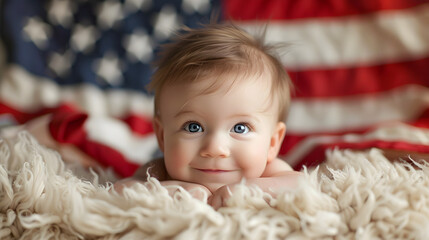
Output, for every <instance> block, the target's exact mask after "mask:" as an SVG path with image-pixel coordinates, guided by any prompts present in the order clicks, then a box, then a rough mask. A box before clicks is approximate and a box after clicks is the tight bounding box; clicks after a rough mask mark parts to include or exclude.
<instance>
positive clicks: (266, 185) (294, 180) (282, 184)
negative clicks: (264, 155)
mask: <svg viewBox="0 0 429 240" xmlns="http://www.w3.org/2000/svg"><path fill="white" fill-rule="evenodd" d="M301 176H302V173H301V172H296V171H288V172H285V173H282V174H281V175H277V176H271V177H261V178H253V179H247V180H246V184H247V185H249V186H251V185H256V186H258V187H260V188H261V189H262V190H263V191H265V192H268V193H273V192H278V191H282V190H289V189H294V188H296V187H297V185H298V179H299V178H300V177H301Z"/></svg>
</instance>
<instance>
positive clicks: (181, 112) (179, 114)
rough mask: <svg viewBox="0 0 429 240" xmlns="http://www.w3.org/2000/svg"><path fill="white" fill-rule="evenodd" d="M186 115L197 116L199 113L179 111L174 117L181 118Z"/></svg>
mask: <svg viewBox="0 0 429 240" xmlns="http://www.w3.org/2000/svg"><path fill="white" fill-rule="evenodd" d="M185 114H197V113H195V112H194V111H189V110H182V111H179V112H178V113H176V114H175V115H174V117H175V118H177V117H180V116H181V115H185ZM197 115H198V114H197Z"/></svg>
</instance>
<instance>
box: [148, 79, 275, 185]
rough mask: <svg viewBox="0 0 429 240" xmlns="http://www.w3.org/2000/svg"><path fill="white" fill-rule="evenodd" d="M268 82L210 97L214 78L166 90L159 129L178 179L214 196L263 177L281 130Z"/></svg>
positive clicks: (259, 81) (256, 81)
mask: <svg viewBox="0 0 429 240" xmlns="http://www.w3.org/2000/svg"><path fill="white" fill-rule="evenodd" d="M269 77H270V76H269V75H268V76H267V75H260V76H258V77H253V79H251V80H245V81H243V80H238V82H236V83H235V84H234V85H233V87H232V88H231V87H230V86H229V84H224V85H223V86H221V87H220V89H217V90H216V91H214V92H213V93H209V94H205V95H201V93H202V92H203V90H204V89H206V87H208V86H209V85H210V84H211V83H212V81H214V79H215V78H208V79H205V81H201V82H200V83H193V84H182V85H175V86H165V87H164V88H163V90H162V93H161V96H160V101H159V114H160V115H159V116H160V118H159V119H158V120H157V121H156V124H155V125H156V126H155V129H156V132H157V137H158V140H159V143H160V147H161V149H162V151H163V152H164V158H165V165H166V168H167V171H168V173H169V175H170V176H171V177H172V178H173V179H176V180H181V181H186V182H193V183H199V184H202V185H204V186H206V187H207V188H209V189H210V190H211V191H214V190H216V189H217V188H219V187H221V186H223V185H226V184H230V183H237V182H239V181H240V180H241V179H242V178H243V177H246V178H256V177H260V176H261V175H262V173H263V172H264V169H265V166H266V164H267V162H268V161H270V160H272V159H273V156H274V157H275V154H276V153H275V154H270V149H272V141H271V139H272V137H273V135H274V134H275V133H276V131H277V130H276V129H277V125H278V124H279V123H278V122H277V114H278V113H277V106H276V104H274V102H275V101H270V99H271V96H270V88H271V86H270V84H271V83H270V81H271V80H270V79H269ZM225 85H226V86H225Z"/></svg>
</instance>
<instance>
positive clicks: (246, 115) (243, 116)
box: [230, 113, 261, 122]
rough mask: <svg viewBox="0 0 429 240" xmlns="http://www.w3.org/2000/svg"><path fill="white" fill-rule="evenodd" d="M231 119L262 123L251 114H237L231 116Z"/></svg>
mask: <svg viewBox="0 0 429 240" xmlns="http://www.w3.org/2000/svg"><path fill="white" fill-rule="evenodd" d="M230 118H250V119H252V120H254V121H256V122H261V120H260V119H259V118H257V117H255V116H253V115H251V114H246V113H237V114H233V115H231V116H230Z"/></svg>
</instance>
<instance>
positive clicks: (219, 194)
mask: <svg viewBox="0 0 429 240" xmlns="http://www.w3.org/2000/svg"><path fill="white" fill-rule="evenodd" d="M234 185H235V184H231V185H225V186H222V187H220V188H218V189H217V190H216V191H215V192H214V193H213V194H212V196H211V197H210V198H209V200H208V201H207V202H208V204H210V205H211V206H212V207H213V208H214V209H216V210H217V209H219V208H220V207H224V206H225V204H226V200H227V199H228V198H230V197H231V194H232V193H233V191H234Z"/></svg>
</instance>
